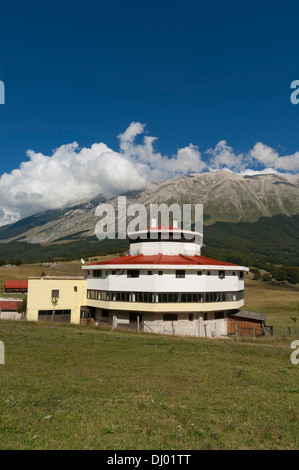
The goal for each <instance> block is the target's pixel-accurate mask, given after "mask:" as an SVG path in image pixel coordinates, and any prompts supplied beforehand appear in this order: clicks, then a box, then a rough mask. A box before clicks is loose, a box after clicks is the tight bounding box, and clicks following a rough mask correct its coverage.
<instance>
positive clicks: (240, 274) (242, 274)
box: [239, 271, 244, 279]
mask: <svg viewBox="0 0 299 470" xmlns="http://www.w3.org/2000/svg"><path fill="white" fill-rule="evenodd" d="M239 278H240V279H244V272H243V271H240V273H239Z"/></svg>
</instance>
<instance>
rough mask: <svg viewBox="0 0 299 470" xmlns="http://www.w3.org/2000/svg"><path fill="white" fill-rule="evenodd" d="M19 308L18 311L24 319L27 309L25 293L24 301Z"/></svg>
mask: <svg viewBox="0 0 299 470" xmlns="http://www.w3.org/2000/svg"><path fill="white" fill-rule="evenodd" d="M17 309H18V313H21V315H22V319H23V318H24V317H25V314H26V311H27V295H25V297H24V298H23V300H22V302H21V303H20V304H18V306H17Z"/></svg>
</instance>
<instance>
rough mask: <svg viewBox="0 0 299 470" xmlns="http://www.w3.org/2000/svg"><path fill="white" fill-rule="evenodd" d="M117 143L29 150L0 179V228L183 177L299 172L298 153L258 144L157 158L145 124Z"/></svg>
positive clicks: (194, 148)
mask: <svg viewBox="0 0 299 470" xmlns="http://www.w3.org/2000/svg"><path fill="white" fill-rule="evenodd" d="M144 134H145V135H144ZM141 135H143V137H142V143H139V144H138V143H137V142H136V138H137V137H138V136H141ZM118 139H119V150H118V151H115V150H113V149H111V148H109V147H107V145H106V144H104V143H103V142H100V143H95V144H93V145H91V147H89V148H86V147H84V148H80V147H79V145H78V144H77V142H73V143H71V144H67V145H62V146H61V147H59V148H57V149H55V150H54V151H53V153H52V154H51V155H43V154H42V153H37V152H35V151H33V150H28V151H27V156H28V160H27V161H25V162H23V163H21V165H20V167H19V168H18V169H15V170H13V171H12V172H11V173H9V174H8V173H4V174H3V175H2V176H1V178H0V200H1V208H0V225H3V224H5V223H11V222H15V221H17V220H19V219H20V218H23V217H26V216H28V215H31V214H34V213H36V212H39V211H43V210H47V209H56V208H61V207H64V206H67V205H70V204H73V203H76V202H79V201H82V200H86V199H90V198H92V197H94V196H96V195H98V194H102V195H103V196H105V197H107V198H110V197H113V196H116V195H117V194H121V193H124V192H127V191H132V190H142V189H144V187H145V186H146V184H147V182H149V181H162V180H165V179H170V178H174V177H177V176H181V175H184V174H188V173H200V172H202V171H218V170H227V171H234V172H237V173H240V174H244V175H249V174H258V173H265V174H267V173H279V172H287V171H288V172H296V171H298V170H299V152H296V153H294V154H293V155H285V156H282V157H280V156H279V154H278V153H277V152H276V151H275V150H274V149H272V148H271V147H268V146H267V145H264V144H263V143H262V142H258V143H257V144H255V145H254V147H253V148H252V149H251V150H249V151H248V152H247V153H237V152H235V151H234V149H233V148H232V147H230V146H229V145H228V144H227V142H226V141H225V140H221V141H219V142H218V143H217V145H216V146H215V148H214V149H208V150H207V151H206V152H204V153H205V155H206V157H207V158H205V159H202V153H201V152H200V150H199V148H198V147H197V146H195V145H193V144H191V143H190V144H189V145H188V146H186V147H183V148H179V149H178V150H177V152H176V154H174V155H172V156H171V157H168V156H167V155H162V154H161V153H159V152H157V151H156V150H155V148H154V145H155V142H156V140H157V138H156V137H152V136H149V135H147V134H146V132H145V124H141V123H140V122H132V123H131V124H130V126H129V127H128V128H127V129H126V130H125V132H124V133H123V134H120V135H119V136H118Z"/></svg>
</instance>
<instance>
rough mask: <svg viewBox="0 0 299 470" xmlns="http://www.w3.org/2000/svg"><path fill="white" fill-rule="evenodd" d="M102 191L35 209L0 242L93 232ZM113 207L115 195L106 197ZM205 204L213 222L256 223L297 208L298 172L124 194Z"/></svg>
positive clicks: (4, 231)
mask: <svg viewBox="0 0 299 470" xmlns="http://www.w3.org/2000/svg"><path fill="white" fill-rule="evenodd" d="M100 202H103V198H102V197H101V196H99V197H97V198H94V199H93V200H91V201H84V202H82V203H78V204H74V205H72V206H71V207H67V208H64V209H57V210H51V211H46V212H42V213H39V214H35V215H33V216H31V217H27V218H25V219H22V220H21V221H19V222H17V223H15V224H12V225H8V226H5V227H1V228H0V242H1V243H8V242H13V241H19V242H21V241H22V242H26V243H39V244H49V243H57V242H63V241H65V242H70V241H74V240H81V241H82V240H84V239H86V238H87V237H92V236H94V230H95V226H96V223H97V222H98V220H99V218H98V217H96V216H95V209H96V207H97V205H98V204H99V203H100ZM110 202H111V204H113V205H114V207H116V206H117V198H114V199H113V200H112V201H110ZM132 203H135V204H143V205H145V206H146V207H147V208H149V206H150V204H161V203H166V204H168V205H170V204H172V203H178V204H180V205H182V204H195V203H197V204H200V203H202V204H203V209H204V221H205V224H206V225H212V224H215V223H216V222H230V223H239V222H256V221H258V220H259V219H260V218H261V217H272V216H275V215H278V214H282V215H287V216H292V215H295V214H298V213H299V176H285V177H282V176H278V175H255V176H241V175H237V174H235V173H231V172H228V171H219V172H213V173H212V172H211V173H200V174H193V175H188V176H183V177H181V178H177V179H174V180H169V181H164V182H162V183H150V184H149V185H148V186H147V187H146V188H145V190H144V191H140V192H134V193H129V194H127V206H128V205H129V204H132Z"/></svg>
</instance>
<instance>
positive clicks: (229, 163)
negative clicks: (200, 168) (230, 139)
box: [206, 140, 248, 171]
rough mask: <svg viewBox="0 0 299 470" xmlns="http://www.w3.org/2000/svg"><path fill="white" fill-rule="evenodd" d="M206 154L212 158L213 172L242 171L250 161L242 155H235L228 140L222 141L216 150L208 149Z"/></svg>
mask: <svg viewBox="0 0 299 470" xmlns="http://www.w3.org/2000/svg"><path fill="white" fill-rule="evenodd" d="M206 153H207V154H208V155H209V156H210V162H209V167H210V169H211V170H222V169H229V170H232V171H241V170H244V169H245V167H246V163H247V160H248V157H247V156H246V155H244V154H242V153H241V154H235V152H234V150H233V148H232V147H230V146H229V145H228V144H227V142H226V140H220V142H218V144H217V145H216V146H215V148H214V149H208V150H207V151H206Z"/></svg>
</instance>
